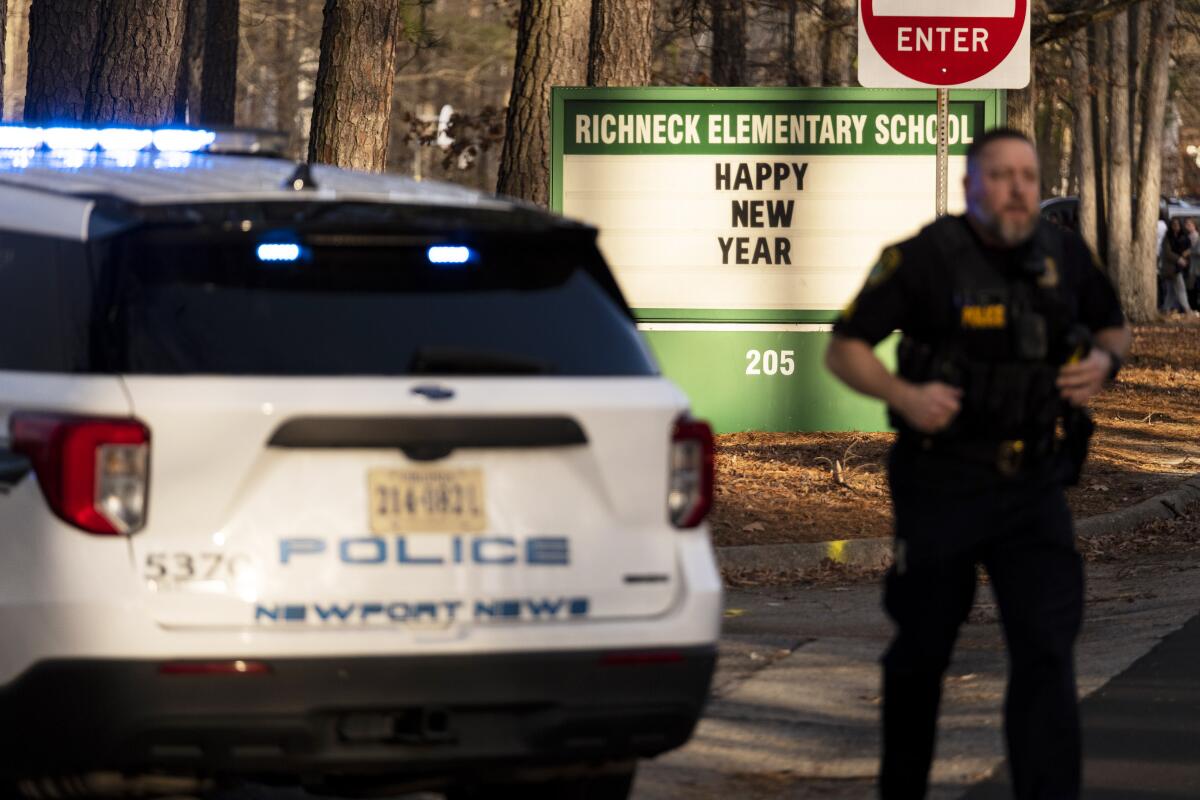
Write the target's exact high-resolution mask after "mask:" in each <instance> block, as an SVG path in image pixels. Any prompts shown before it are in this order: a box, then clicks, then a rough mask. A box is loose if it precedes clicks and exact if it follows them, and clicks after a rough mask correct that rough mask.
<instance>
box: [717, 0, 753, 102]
mask: <svg viewBox="0 0 1200 800" xmlns="http://www.w3.org/2000/svg"><path fill="white" fill-rule="evenodd" d="M709 8H710V9H711V11H712V33H713V39H712V82H713V84H714V85H715V86H744V85H745V84H746V4H745V3H744V2H742V0H709Z"/></svg>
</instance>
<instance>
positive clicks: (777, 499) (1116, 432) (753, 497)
mask: <svg viewBox="0 0 1200 800" xmlns="http://www.w3.org/2000/svg"><path fill="white" fill-rule="evenodd" d="M1092 409H1093V412H1094V416H1095V419H1096V423H1097V433H1096V437H1095V438H1094V439H1093V440H1092V454H1091V457H1090V458H1089V460H1088V465H1087V467H1086V469H1085V471H1084V475H1083V479H1082V480H1081V481H1080V484H1079V486H1078V487H1076V488H1074V489H1071V490H1070V492H1069V493H1068V497H1069V500H1070V503H1071V508H1072V510H1073V511H1074V513H1075V516H1076V517H1077V518H1083V517H1088V516H1093V515H1095V514H1103V513H1105V512H1107V511H1113V510H1116V509H1118V508H1125V507H1127V506H1130V505H1133V504H1134V503H1137V502H1139V501H1141V500H1145V499H1147V498H1149V497H1153V496H1154V495H1156V494H1159V493H1160V492H1163V491H1166V490H1167V489H1170V488H1172V487H1173V486H1175V485H1177V484H1178V483H1179V482H1180V481H1181V480H1183V479H1184V478H1186V477H1189V476H1191V475H1194V474H1196V473H1200V324H1197V323H1196V322H1193V321H1190V320H1189V321H1178V320H1176V321H1167V322H1163V323H1160V324H1154V325H1145V326H1139V327H1138V328H1136V329H1135V331H1134V343H1133V349H1132V352H1131V354H1130V358H1129V360H1128V362H1127V364H1126V366H1125V368H1124V370H1122V372H1121V379H1120V381H1119V382H1118V383H1117V385H1116V386H1115V387H1113V388H1111V389H1109V390H1108V391H1107V392H1105V393H1104V394H1103V395H1101V396H1100V397H1099V398H1097V399H1096V401H1095V402H1094V403H1093V407H1092ZM892 439H893V435H892V434H890V433H736V434H727V435H723V436H719V437H717V486H716V503H715V507H714V511H713V515H712V526H713V538H714V542H715V544H717V545H718V546H737V545H750V544H780V543H787V542H822V541H829V540H832V539H857V538H873V537H884V536H888V535H890V533H891V526H892V509H891V501H890V499H889V496H888V491H887V483H886V480H885V474H884V464H885V462H886V459H887V450H888V447H890V446H891V442H892Z"/></svg>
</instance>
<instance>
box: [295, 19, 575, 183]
mask: <svg viewBox="0 0 1200 800" xmlns="http://www.w3.org/2000/svg"><path fill="white" fill-rule="evenodd" d="M400 25H401V20H400V3H399V0H326V2H325V24H324V26H323V27H322V29H321V63H320V66H319V67H318V71H317V87H316V94H315V96H314V98H313V118H312V135H311V137H310V139H309V146H308V160H309V161H313V162H318V163H322V164H334V165H336V166H339V167H348V168H351V169H361V170H368V171H371V172H380V171H382V170H383V169H384V168H385V167H386V166H387V149H388V134H389V129H390V125H391V114H392V82H393V78H394V77H395V71H396V44H397V42H398V40H399V37H400ZM585 30H586V27H585Z"/></svg>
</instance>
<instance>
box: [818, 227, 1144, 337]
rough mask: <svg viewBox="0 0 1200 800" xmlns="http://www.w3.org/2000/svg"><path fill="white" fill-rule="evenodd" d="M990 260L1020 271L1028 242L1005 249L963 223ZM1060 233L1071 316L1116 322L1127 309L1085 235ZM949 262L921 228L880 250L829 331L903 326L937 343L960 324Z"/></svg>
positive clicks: (1091, 322) (878, 333)
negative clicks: (992, 245)
mask: <svg viewBox="0 0 1200 800" xmlns="http://www.w3.org/2000/svg"><path fill="white" fill-rule="evenodd" d="M960 219H962V224H963V225H964V226H966V227H967V229H968V230H970V231H971V235H972V236H973V237H974V238H975V241H976V242H977V243H978V245H979V247H980V248H981V249H982V250H983V252H984V254H985V256H986V257H987V259H988V261H989V262H990V263H991V264H992V265H993V266H995V267H996V268H997V269H999V270H1001V271H1002V272H1004V273H1006V274H1013V273H1015V272H1016V271H1018V270H1020V268H1021V266H1022V265H1023V264H1024V263H1025V261H1026V259H1027V258H1028V256H1029V252H1030V250H1031V248H1032V244H1026V245H1023V246H1020V247H1017V248H1013V249H1010V250H999V249H995V248H990V247H987V246H986V245H984V244H983V242H982V241H980V240H979V237H978V236H977V235H976V234H975V232H974V229H972V228H971V227H970V226H969V225H968V224H967V222H966V220H965V218H960ZM1055 235H1058V236H1061V237H1063V263H1062V264H1061V265H1058V269H1059V295H1060V298H1061V300H1062V301H1063V303H1065V305H1066V308H1067V310H1068V313H1069V314H1070V315H1071V316H1072V317H1073V319H1072V320H1069V321H1064V322H1070V323H1074V322H1079V323H1082V324H1083V325H1086V326H1087V327H1088V328H1089V329H1090V330H1092V331H1093V332H1094V331H1098V330H1101V329H1103V328H1119V327H1121V326H1122V325H1124V324H1125V315H1124V314H1123V313H1122V312H1121V305H1120V303H1119V302H1118V301H1117V294H1116V292H1115V291H1114V290H1113V287H1112V284H1111V283H1110V282H1109V280H1108V278H1107V276H1105V274H1104V273H1103V272H1102V271H1101V270H1100V268H1099V264H1097V263H1096V260H1095V258H1093V257H1092V254H1091V251H1090V250H1089V249H1088V246H1087V245H1086V244H1085V243H1084V241H1083V239H1081V238H1080V237H1079V236H1077V235H1076V234H1074V233H1071V232H1070V231H1065V230H1062V229H1057V228H1056V229H1055ZM953 270H954V265H953V264H948V263H946V262H945V260H944V259H943V258H942V257H941V254H940V253H939V252H938V250H937V246H936V245H935V244H934V242H933V241H932V238H931V237H929V236H928V235H918V236H916V237H914V238H912V239H909V240H907V241H905V242H901V243H900V244H898V245H896V246H895V247H889V248H888V249H886V250H884V252H883V255H881V256H880V259H879V263H877V264H876V265H875V268H874V269H873V270H872V271H871V274H870V275H869V276H868V278H867V282H866V285H864V286H863V289H862V291H861V292H860V293H859V295H858V298H857V299H856V300H855V301H854V302H853V303H851V304H850V305H849V306H848V307H847V308H846V309H845V310H844V311H843V312H842V314H841V316H840V317H839V318H838V320H837V322H836V323H835V324H834V326H833V330H834V333H836V334H838V335H839V336H847V337H850V338H853V339H863V340H865V341H867V342H868V343H869V344H871V345H876V344H878V343H879V342H880V341H882V340H883V339H885V338H886V337H887V336H888V335H889V334H891V333H892V332H893V331H896V330H900V331H903V332H904V333H906V334H909V335H911V336H913V337H915V338H917V339H920V340H921V341H926V342H936V341H938V340H939V339H942V338H945V337H947V336H950V335H952V333H953V332H954V331H955V330H957V328H958V325H959V314H960V309H958V308H957V306H956V304H955V302H954V300H955V298H954V287H955V286H956V281H955V278H954V271H953Z"/></svg>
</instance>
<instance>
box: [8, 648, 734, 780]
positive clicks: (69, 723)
mask: <svg viewBox="0 0 1200 800" xmlns="http://www.w3.org/2000/svg"><path fill="white" fill-rule="evenodd" d="M715 661H716V653H715V648H713V647H701V648H692V649H684V650H678V649H673V650H671V651H669V652H668V651H663V652H644V651H621V652H603V653H601V652H568V653H562V652H548V653H532V654H531V653H522V654H512V655H475V656H446V657H442V656H438V657H388V658H376V657H371V658H329V659H289V660H273V661H270V662H269V663H266V668H267V669H268V670H269V671H266V672H263V673H261V674H253V673H249V674H237V673H235V674H197V673H196V672H194V671H187V670H184V671H183V672H182V673H181V672H180V671H179V670H178V667H177V665H176V666H175V668H173V669H167V670H164V665H163V664H162V663H160V662H146V661H113V660H71V661H53V662H44V663H41V664H39V665H37V666H35V667H34V668H32V669H31V670H29V671H28V672H26V673H25V674H24V675H23V676H22V677H21V678H20V679H18V680H17V681H14V682H13V683H11V684H9V685H8V686H7V687H5V688H4V689H2V690H0V719H2V720H4V724H3V725H2V726H0V746H2V747H3V752H4V753H5V758H4V759H3V763H4V765H5V766H4V767H3V768H0V770H2V771H3V772H4V773H8V774H7V777H9V778H13V777H35V776H38V775H45V774H56V775H61V774H68V773H69V774H81V773H86V772H89V771H95V770H122V771H126V772H130V771H139V770H155V771H166V772H168V773H173V772H179V773H187V774H212V775H221V774H225V775H242V776H251V777H253V776H262V777H271V776H289V775H290V776H298V775H302V776H309V777H312V776H320V775H328V774H338V775H356V774H396V775H408V776H421V775H425V776H434V775H438V774H447V773H448V772H449V771H450V770H453V772H454V774H455V775H457V776H459V777H461V776H462V775H464V774H471V773H472V772H478V773H480V774H483V773H487V774H489V775H490V774H492V773H493V772H494V771H496V770H506V769H517V768H524V767H529V766H547V765H555V764H571V763H581V762H593V763H594V762H599V761H606V760H618V759H628V758H633V757H644V756H653V755H656V754H658V753H661V752H664V751H666V750H670V749H672V748H675V747H678V746H679V745H681V744H683V743H684V742H685V741H687V739H688V738H689V737H690V736H691V732H692V729H693V727H694V726H695V724H696V721H697V719H698V718H699V716H700V713H701V710H702V707H703V704H704V700H705V698H706V696H707V693H708V688H709V683H710V680H711V677H712V672H713V668H714V665H715ZM18 769H19V774H16V773H13V770H18Z"/></svg>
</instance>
